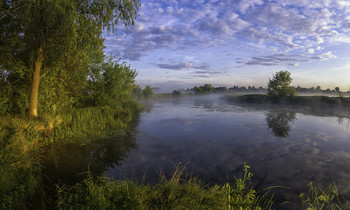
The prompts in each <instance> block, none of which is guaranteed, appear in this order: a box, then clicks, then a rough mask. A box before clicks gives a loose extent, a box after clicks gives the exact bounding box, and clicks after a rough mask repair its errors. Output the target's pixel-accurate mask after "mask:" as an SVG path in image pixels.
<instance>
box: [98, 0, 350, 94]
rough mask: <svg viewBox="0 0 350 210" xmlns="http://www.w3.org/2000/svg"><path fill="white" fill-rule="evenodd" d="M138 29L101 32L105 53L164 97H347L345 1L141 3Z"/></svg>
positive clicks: (348, 6)
mask: <svg viewBox="0 0 350 210" xmlns="http://www.w3.org/2000/svg"><path fill="white" fill-rule="evenodd" d="M141 5H142V6H141V8H140V11H139V16H138V17H137V19H136V21H135V24H134V25H133V26H129V27H124V26H119V27H118V30H117V32H116V33H115V34H107V33H104V38H105V46H106V49H105V54H107V55H110V54H112V55H113V56H115V57H116V58H122V60H123V61H125V62H127V63H128V64H130V66H131V68H133V69H136V70H137V72H138V76H137V77H136V82H137V83H138V84H139V85H140V86H141V87H144V86H145V85H147V84H150V85H151V87H159V88H161V89H162V90H163V91H170V90H174V89H180V88H191V87H193V86H194V85H196V86H198V85H203V84H205V83H210V84H212V85H213V86H226V87H232V86H234V85H238V86H248V85H251V86H252V85H254V86H256V87H259V86H262V87H266V86H267V83H268V81H269V78H272V76H273V74H274V73H276V72H277V71H280V70H287V71H289V72H290V73H291V76H292V78H293V81H292V85H293V86H298V85H300V86H302V87H316V86H318V85H319V86H321V88H322V89H326V88H330V89H334V88H335V87H340V90H342V91H349V90H350V1H348V0H276V1H274V0H141Z"/></svg>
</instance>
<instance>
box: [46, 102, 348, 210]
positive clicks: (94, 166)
mask: <svg viewBox="0 0 350 210" xmlns="http://www.w3.org/2000/svg"><path fill="white" fill-rule="evenodd" d="M147 106H149V107H150V111H149V112H144V113H142V114H141V117H140V121H139V124H138V126H137V128H136V133H132V134H125V135H123V136H121V137H116V138H109V139H104V140H96V141H92V142H91V143H89V144H86V145H85V144H83V145H81V144H69V145H60V146H53V147H52V148H51V149H50V151H49V152H48V155H47V156H48V158H47V160H49V161H47V166H46V168H47V173H48V174H49V176H52V177H57V178H56V179H57V180H56V181H57V182H59V183H68V184H73V183H75V182H76V181H78V180H79V178H76V177H79V175H78V176H77V174H80V173H82V172H84V171H86V170H87V168H89V169H90V170H91V171H92V172H93V173H95V174H98V175H100V176H107V177H111V178H115V179H123V178H128V179H133V180H137V181H139V182H140V181H143V182H146V183H155V182H156V181H157V180H158V178H159V174H160V173H164V174H165V176H167V177H170V176H171V174H172V172H173V169H174V166H176V165H177V164H178V163H180V162H181V163H182V164H185V165H186V167H187V169H186V171H185V173H187V174H192V175H193V176H196V177H198V178H199V179H200V180H202V181H203V182H204V183H205V184H208V185H212V184H224V183H226V182H232V181H233V177H234V176H237V177H240V176H241V175H242V166H243V164H244V162H246V163H247V164H248V165H249V166H250V167H251V172H252V173H253V174H254V176H253V184H258V183H263V187H269V186H274V188H273V189H272V192H273V193H275V198H276V199H277V200H278V201H279V202H282V201H285V200H288V201H290V203H289V204H286V205H284V207H285V208H294V207H295V205H296V203H298V201H299V198H298V195H299V194H300V193H301V192H307V191H308V188H307V185H308V183H310V182H312V183H313V185H314V186H319V187H327V186H329V185H330V184H332V183H333V181H334V183H335V184H336V185H337V187H338V191H339V193H340V194H342V195H343V196H345V198H349V197H350V128H349V118H340V117H336V116H327V115H323V116H315V115H314V114H308V113H307V112H300V110H298V109H290V108H288V107H279V106H274V107H263V108H262V107H258V108H257V107H251V106H250V107H249V108H248V107H245V106H241V105H232V104H228V103H226V102H225V101H224V100H222V98H221V96H218V95H217V96H215V95H214V96H206V97H193V98H181V99H177V100H172V99H169V100H162V101H153V102H149V103H148V105H147ZM80 176H81V175H80ZM53 179H54V178H53Z"/></svg>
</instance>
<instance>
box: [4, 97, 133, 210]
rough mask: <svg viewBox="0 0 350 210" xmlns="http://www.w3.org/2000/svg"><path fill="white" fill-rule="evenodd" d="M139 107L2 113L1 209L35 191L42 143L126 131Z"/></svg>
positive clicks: (16, 204)
mask: <svg viewBox="0 0 350 210" xmlns="http://www.w3.org/2000/svg"><path fill="white" fill-rule="evenodd" d="M138 110H139V107H138V105H137V104H136V103H135V102H132V101H131V102H128V103H123V104H121V105H120V106H114V107H110V106H99V107H87V108H80V109H75V110H72V111H71V112H70V113H68V114H65V115H64V116H51V115H49V114H43V115H41V116H40V117H39V118H38V119H28V118H26V117H22V116H14V115H4V116H1V115H0V209H5V208H10V209H13V208H18V207H19V206H21V205H23V206H25V203H26V201H27V200H28V199H30V198H31V197H32V196H33V195H34V193H35V191H36V190H37V188H38V183H39V180H40V171H41V166H40V163H41V157H40V154H41V151H40V150H41V148H42V146H43V145H45V144H47V143H49V142H53V141H56V142H64V141H67V139H70V140H72V139H74V141H86V139H89V138H88V137H90V138H92V137H101V136H110V135H114V134H116V133H118V132H123V131H125V130H126V128H127V127H128V126H130V125H131V124H132V122H135V121H137V119H138V114H139V111H138ZM78 139H79V140H78ZM23 208H25V207H23Z"/></svg>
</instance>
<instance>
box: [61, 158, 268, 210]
mask: <svg viewBox="0 0 350 210" xmlns="http://www.w3.org/2000/svg"><path fill="white" fill-rule="evenodd" d="M185 168H186V167H185V166H183V165H180V164H179V165H178V166H177V167H176V168H175V170H174V172H173V175H172V177H171V178H170V179H166V178H165V176H164V175H161V176H160V179H159V182H158V183H157V184H155V185H149V184H144V183H140V184H138V183H137V182H135V181H130V180H116V181H112V180H110V179H107V178H93V176H92V175H91V174H88V176H87V178H86V179H85V180H84V181H83V182H81V183H78V184H76V185H74V186H70V187H69V186H60V187H58V198H59V200H58V203H57V205H58V209H78V208H79V209H269V208H272V205H273V202H272V198H273V196H272V195H270V194H269V193H268V191H266V192H265V193H264V194H262V195H260V193H258V192H257V191H255V190H254V189H253V188H252V187H251V185H250V179H251V177H252V175H253V174H252V173H251V172H249V171H248V168H249V166H247V165H246V164H244V177H243V178H235V184H234V185H230V184H226V185H224V186H219V185H214V186H206V185H204V184H202V183H201V182H200V181H199V180H198V179H196V178H194V177H190V178H189V179H182V175H183V172H184V170H185Z"/></svg>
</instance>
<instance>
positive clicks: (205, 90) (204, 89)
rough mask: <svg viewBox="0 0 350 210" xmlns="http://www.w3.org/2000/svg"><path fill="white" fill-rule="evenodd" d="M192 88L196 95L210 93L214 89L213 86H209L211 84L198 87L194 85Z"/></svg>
mask: <svg viewBox="0 0 350 210" xmlns="http://www.w3.org/2000/svg"><path fill="white" fill-rule="evenodd" d="M193 90H194V93H195V94H196V95H203V94H210V93H212V92H213V91H214V88H213V86H211V84H205V85H204V86H199V87H196V86H194V89H193Z"/></svg>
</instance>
